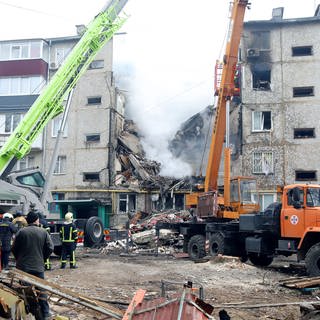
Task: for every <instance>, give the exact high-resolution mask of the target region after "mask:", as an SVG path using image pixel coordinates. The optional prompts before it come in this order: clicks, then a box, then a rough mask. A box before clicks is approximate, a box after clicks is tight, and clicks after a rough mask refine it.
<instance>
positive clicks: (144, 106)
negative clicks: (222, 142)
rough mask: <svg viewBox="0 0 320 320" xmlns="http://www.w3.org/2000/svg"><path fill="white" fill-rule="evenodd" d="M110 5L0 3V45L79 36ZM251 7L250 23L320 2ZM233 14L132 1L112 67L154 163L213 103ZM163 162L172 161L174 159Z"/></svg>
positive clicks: (161, 0)
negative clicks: (79, 26) (218, 63)
mask: <svg viewBox="0 0 320 320" xmlns="http://www.w3.org/2000/svg"><path fill="white" fill-rule="evenodd" d="M105 2H106V1H105V0H94V1H79V0H55V1H48V0H28V1H25V0H5V1H2V0H0V40H6V39H24V38H34V37H39V38H46V37H56V36H67V35H74V34H75V30H76V29H75V25H77V24H88V22H89V21H90V20H92V18H93V17H94V16H95V15H96V14H97V13H98V12H99V11H100V9H101V8H102V7H103V6H104V4H105ZM250 2H251V3H252V5H251V9H250V10H247V13H246V16H245V20H246V21H247V20H261V19H270V18H271V13H272V8H276V7H284V8H285V9H284V18H298V17H310V16H313V14H314V11H315V9H316V6H317V4H318V3H319V2H320V1H319V0H317V1H315V0H304V1H301V0H268V1H263V0H252V1H250ZM228 9H229V1H228V0H196V1H194V0H193V1H192V0H128V3H127V5H126V7H125V9H124V12H125V13H126V14H128V15H129V19H128V21H127V22H126V24H125V25H124V26H123V28H122V30H121V31H123V32H126V34H125V35H119V36H117V37H116V38H115V40H114V65H115V70H116V71H117V73H116V74H117V76H118V77H119V79H118V83H119V86H120V89H124V90H127V91H128V94H129V95H130V106H129V114H130V116H131V117H132V118H133V119H134V120H136V121H137V122H139V124H140V127H141V128H142V129H143V131H144V133H145V136H146V140H145V143H146V144H147V146H148V151H149V156H150V157H152V158H154V159H155V160H161V159H162V157H163V156H164V154H165V153H164V152H163V147H164V146H165V145H166V141H167V139H168V138H170V137H172V135H173V134H174V132H175V131H176V130H177V129H178V127H179V125H180V124H181V122H183V121H185V120H186V119H187V118H188V117H190V116H192V115H193V114H195V113H196V112H198V111H201V110H202V109H204V108H205V107H206V106H207V105H209V104H212V103H213V99H214V97H213V85H214V65H215V61H216V59H219V58H220V57H221V55H222V54H223V52H224V50H223V49H224V48H223V47H222V45H223V39H224V36H225V33H226V29H227V26H228ZM119 71H121V72H119ZM128 74H130V77H128ZM125 80H127V81H126V82H125ZM154 141H156V143H154ZM162 162H164V163H170V162H171V159H170V155H165V158H164V159H162ZM179 167H180V168H181V169H182V172H185V171H186V170H187V168H185V167H184V166H181V165H180V166H179ZM174 170H175V171H176V168H174ZM166 173H168V174H171V171H170V168H168V172H166Z"/></svg>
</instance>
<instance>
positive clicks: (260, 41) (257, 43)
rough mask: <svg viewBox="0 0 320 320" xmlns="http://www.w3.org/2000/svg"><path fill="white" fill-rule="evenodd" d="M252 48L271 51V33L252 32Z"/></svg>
mask: <svg viewBox="0 0 320 320" xmlns="http://www.w3.org/2000/svg"><path fill="white" fill-rule="evenodd" d="M251 47H252V48H259V49H270V31H254V32H252V44H251Z"/></svg>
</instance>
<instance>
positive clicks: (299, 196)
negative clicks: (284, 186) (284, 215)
mask: <svg viewBox="0 0 320 320" xmlns="http://www.w3.org/2000/svg"><path fill="white" fill-rule="evenodd" d="M287 194H288V205H289V206H293V205H294V204H302V203H303V189H301V188H299V187H295V188H292V189H290V190H288V193H287Z"/></svg>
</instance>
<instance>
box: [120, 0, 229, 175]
mask: <svg viewBox="0 0 320 320" xmlns="http://www.w3.org/2000/svg"><path fill="white" fill-rule="evenodd" d="M137 2H138V3H137V6H136V5H135V6H134V7H128V8H126V12H128V13H129V15H130V18H129V20H128V21H127V22H126V24H125V26H124V28H123V30H122V31H123V32H125V34H122V35H118V36H117V37H115V39H114V58H115V59H116V60H115V63H114V65H115V72H116V79H117V81H118V86H119V88H120V89H123V90H126V91H127V96H128V102H129V103H128V105H127V110H126V111H127V115H126V116H127V117H128V118H130V119H132V120H134V121H135V122H136V123H137V124H138V126H139V129H140V130H141V131H142V135H143V138H142V143H143V147H144V149H145V151H146V156H147V158H149V159H152V160H156V161H159V162H161V168H162V170H161V174H162V175H165V176H175V177H183V176H187V175H190V174H192V169H191V167H190V165H189V164H187V163H184V162H183V160H180V159H177V158H175V157H174V156H173V155H172V154H171V152H170V151H169V150H168V143H169V141H170V140H171V139H172V138H173V137H174V135H175V133H176V132H177V130H178V129H179V127H180V125H181V124H182V123H183V122H184V121H186V120H187V119H188V118H189V117H191V116H192V115H194V114H195V113H197V112H199V111H201V110H203V109H204V108H205V107H206V106H207V105H209V104H212V102H213V96H214V65H215V61H216V58H217V57H218V53H217V52H219V49H220V46H221V43H222V42H223V41H222V39H221V41H220V40H219V41H217V39H218V38H223V35H224V34H223V29H224V28H222V30H221V31H222V32H221V33H220V32H219V33H220V35H219V36H218V37H217V36H214V35H213V33H214V29H215V27H214V25H215V24H216V23H217V20H214V19H213V16H212V12H211V13H210V12H208V11H207V10H205V7H206V6H209V5H210V7H212V6H211V4H212V1H211V0H203V1H201V6H195V2H194V1H190V0H178V1H169V0H162V1H150V0H137ZM210 3H211V4H210ZM128 6H130V1H129V2H128ZM138 7H139V8H142V7H143V8H144V9H143V10H140V11H139V10H137V8H138ZM225 9H228V8H225ZM219 15H221V12H220V13H219ZM222 16H223V15H222ZM215 18H216V19H218V14H216V16H215ZM221 18H223V17H220V18H219V19H221ZM224 25H225V26H226V23H225V24H224ZM209 35H210V37H209ZM210 38H211V39H210Z"/></svg>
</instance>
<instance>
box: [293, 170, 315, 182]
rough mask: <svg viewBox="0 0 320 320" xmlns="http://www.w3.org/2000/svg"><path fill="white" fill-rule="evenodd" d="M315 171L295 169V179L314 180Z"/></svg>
mask: <svg viewBox="0 0 320 320" xmlns="http://www.w3.org/2000/svg"><path fill="white" fill-rule="evenodd" d="M316 180H317V171H315V170H310V171H304V170H296V181H316Z"/></svg>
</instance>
